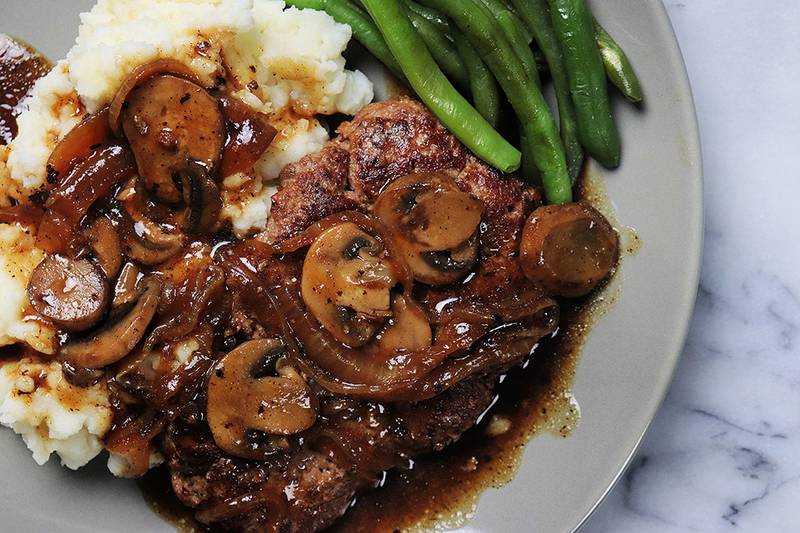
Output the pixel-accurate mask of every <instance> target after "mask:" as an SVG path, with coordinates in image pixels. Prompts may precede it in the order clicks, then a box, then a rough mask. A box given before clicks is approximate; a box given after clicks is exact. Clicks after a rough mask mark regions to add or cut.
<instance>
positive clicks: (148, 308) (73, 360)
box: [59, 277, 161, 368]
mask: <svg viewBox="0 0 800 533" xmlns="http://www.w3.org/2000/svg"><path fill="white" fill-rule="evenodd" d="M160 297H161V282H160V281H159V280H158V278H156V277H150V278H147V279H146V280H143V281H142V289H141V292H140V293H139V297H138V299H137V300H136V301H135V302H132V303H130V304H128V305H123V306H120V307H118V308H117V309H115V310H114V312H112V313H111V314H110V315H109V317H108V318H107V319H106V322H105V324H104V325H103V326H102V327H101V328H100V329H99V330H97V331H94V332H92V333H91V334H90V335H89V336H88V337H85V338H82V339H76V340H73V341H70V342H68V343H67V344H65V345H64V346H63V347H62V348H61V351H60V352H59V358H60V359H61V360H65V361H69V362H70V364H71V365H72V366H74V367H81V368H102V367H104V366H107V365H110V364H111V363H115V362H117V361H119V360H120V359H122V358H123V357H125V356H126V355H128V353H129V352H130V351H131V350H133V348H134V346H136V344H137V343H138V342H139V341H140V340H141V339H142V337H143V336H144V333H145V330H146V329H147V326H148V324H150V321H151V320H153V316H155V313H156V309H157V308H158V301H159V299H160Z"/></svg>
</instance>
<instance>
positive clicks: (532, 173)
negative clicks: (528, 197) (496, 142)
mask: <svg viewBox="0 0 800 533" xmlns="http://www.w3.org/2000/svg"><path fill="white" fill-rule="evenodd" d="M517 127H518V130H519V144H520V150H521V151H522V165H520V168H519V171H518V172H519V173H520V174H521V175H522V177H523V178H525V179H526V180H527V181H528V182H530V183H535V184H536V185H541V184H542V174H541V173H540V172H539V169H538V168H536V160H535V157H534V155H533V150H532V148H533V142H532V141H531V140H530V136H529V135H528V132H527V131H526V129H527V127H526V125H525V124H523V123H522V122H519V123H518V124H517Z"/></svg>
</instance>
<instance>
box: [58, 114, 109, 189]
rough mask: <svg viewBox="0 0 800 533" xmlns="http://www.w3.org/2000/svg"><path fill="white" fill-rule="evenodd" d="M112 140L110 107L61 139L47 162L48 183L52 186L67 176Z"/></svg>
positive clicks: (90, 116)
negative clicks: (77, 164)
mask: <svg viewBox="0 0 800 533" xmlns="http://www.w3.org/2000/svg"><path fill="white" fill-rule="evenodd" d="M111 138H112V133H111V128H109V126H108V107H104V108H103V109H101V110H100V111H97V112H96V113H94V114H92V115H88V116H86V117H84V119H83V120H82V121H81V122H80V124H78V125H77V126H75V127H74V128H72V129H71V130H70V131H69V133H67V134H66V135H65V136H64V138H63V139H61V140H60V141H59V142H58V144H57V145H56V147H55V148H54V149H53V152H52V153H51V154H50V157H49V158H48V160H47V182H48V183H50V184H51V185H52V184H54V183H57V182H58V180H59V179H61V178H63V177H64V176H66V175H67V173H68V172H69V171H70V169H72V167H73V166H74V165H75V163H77V162H78V161H80V160H82V159H85V158H86V157H88V156H89V154H91V153H92V151H93V150H95V149H97V148H98V147H99V146H101V145H104V144H108V143H109V141H110V139H111Z"/></svg>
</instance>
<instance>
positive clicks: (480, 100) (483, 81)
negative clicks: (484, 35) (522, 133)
mask: <svg viewBox="0 0 800 533" xmlns="http://www.w3.org/2000/svg"><path fill="white" fill-rule="evenodd" d="M405 4H406V6H407V7H408V8H409V9H410V10H411V11H413V12H415V13H417V14H418V15H420V16H421V17H425V18H426V19H427V20H429V21H430V22H432V23H434V24H436V25H437V26H438V27H439V29H441V31H443V32H444V33H445V34H446V35H449V36H450V38H451V39H453V42H454V43H455V45H456V50H458V55H459V56H461V60H462V61H463V62H464V66H465V67H466V69H467V74H468V75H469V85H470V93H471V94H472V104H473V105H474V106H475V108H476V109H477V110H478V112H479V113H480V114H481V115H483V118H485V119H486V121H487V122H489V124H491V125H492V127H494V128H497V125H498V122H499V120H500V91H499V88H498V87H497V82H496V81H495V79H494V76H492V72H491V71H490V70H489V69H488V68H487V67H486V64H485V63H484V62H483V60H482V59H481V57H480V56H479V55H478V52H476V51H475V48H473V46H472V44H471V43H470V42H469V39H467V38H466V37H465V36H464V34H463V33H462V32H461V30H459V29H458V28H454V27H452V26H451V25H450V23H449V22H448V21H447V18H446V17H445V16H443V15H442V14H441V13H439V12H438V11H436V10H435V9H431V8H429V7H425V6H423V5H421V4H418V3H417V2H415V1H414V0H405Z"/></svg>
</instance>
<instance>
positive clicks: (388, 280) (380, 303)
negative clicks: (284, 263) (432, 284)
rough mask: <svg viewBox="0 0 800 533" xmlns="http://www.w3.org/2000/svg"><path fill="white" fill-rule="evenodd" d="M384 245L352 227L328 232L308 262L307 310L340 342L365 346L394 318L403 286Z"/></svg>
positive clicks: (304, 276)
mask: <svg viewBox="0 0 800 533" xmlns="http://www.w3.org/2000/svg"><path fill="white" fill-rule="evenodd" d="M385 253H386V251H385V250H384V248H383V246H382V245H381V243H380V242H379V241H378V240H377V239H376V238H375V237H373V236H371V235H369V234H368V233H367V232H365V231H364V230H362V229H361V228H359V227H358V226H357V225H356V224H353V223H352V222H345V223H342V224H338V225H336V226H333V227H331V228H329V229H327V230H325V231H324V232H323V233H322V234H320V235H319V237H317V239H316V240H315V241H314V243H313V244H312V245H311V247H310V249H309V250H308V254H307V255H306V258H305V261H304V262H303V274H302V282H301V292H302V296H303V301H304V302H305V304H306V307H307V308H308V309H309V310H310V311H311V313H312V314H313V315H314V317H316V319H317V320H318V321H319V322H320V324H322V326H323V327H324V328H325V329H326V330H328V331H329V332H330V333H331V334H332V335H333V336H334V337H335V338H336V339H337V340H338V341H339V342H342V343H345V344H347V345H349V346H362V345H364V344H365V343H366V342H367V341H368V340H369V339H370V338H371V337H372V336H373V335H374V334H375V332H376V331H377V329H378V328H379V327H380V325H381V324H382V323H383V321H384V320H385V319H386V318H388V317H389V316H391V314H392V312H391V306H390V303H391V302H390V291H391V289H392V287H394V286H395V285H396V284H397V282H398V277H397V275H396V274H395V272H394V270H393V268H392V266H391V264H390V263H389V261H388V260H387V257H386V255H385Z"/></svg>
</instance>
